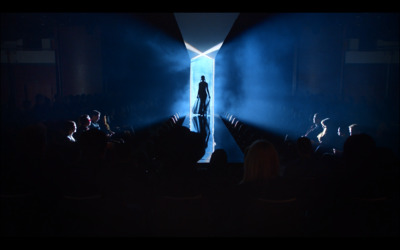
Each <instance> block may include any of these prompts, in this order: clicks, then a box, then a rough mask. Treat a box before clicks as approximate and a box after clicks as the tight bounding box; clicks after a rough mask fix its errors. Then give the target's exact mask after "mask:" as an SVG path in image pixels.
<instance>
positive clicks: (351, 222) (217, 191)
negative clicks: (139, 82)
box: [1, 106, 399, 237]
mask: <svg viewBox="0 0 400 250" xmlns="http://www.w3.org/2000/svg"><path fill="white" fill-rule="evenodd" d="M74 112H75V113H74V114H75V117H78V118H77V119H71V118H70V117H69V116H68V117H65V118H63V119H57V120H56V121H52V120H41V119H36V120H35V121H36V122H34V123H29V124H27V125H25V124H24V125H23V126H22V125H21V124H15V123H12V122H11V121H10V123H8V125H9V124H13V125H15V127H13V126H8V127H5V128H3V130H2V132H3V137H2V156H1V159H2V164H1V167H2V171H1V174H2V176H1V178H2V179H1V185H2V188H1V199H2V225H1V229H2V231H1V233H2V235H3V236H7V237H13V236H17V237H20V236H122V237H123V236H127V237H135V236H191V237H199V236H200V237H201V236H223V237H230V236H263V237H268V236H284V237H287V236H305V237H307V236H309V237H313V236H321V237H326V236H389V237H390V236H398V233H399V227H398V210H399V209H398V208H399V207H398V206H399V202H398V199H399V196H398V184H397V181H398V177H399V175H398V166H399V165H398V164H399V161H398V158H397V157H396V155H395V154H393V152H391V151H390V149H387V148H382V147H378V146H377V145H376V143H375V141H374V139H373V138H372V137H371V136H370V135H368V134H367V133H363V131H357V127H356V126H355V125H351V126H349V127H348V128H350V130H349V131H348V132H349V134H347V133H346V134H345V135H343V133H338V129H334V130H335V131H334V132H335V133H334V134H335V135H336V136H337V137H338V138H339V139H340V140H339V139H338V138H336V137H335V138H336V139H337V141H336V139H335V143H332V140H333V139H329V142H330V143H329V144H325V142H327V141H328V139H327V138H329V136H331V135H330V134H331V132H332V130H331V129H330V127H329V121H330V120H329V119H326V118H325V117H318V114H316V115H315V116H314V124H313V125H312V127H311V128H310V130H309V131H305V132H304V135H301V136H299V137H298V138H296V140H293V141H289V140H283V141H282V143H277V141H276V140H275V138H269V137H268V136H266V135H264V134H262V133H259V131H257V133H254V134H250V133H252V132H255V131H254V130H252V128H251V127H250V126H247V125H246V124H240V126H238V124H237V123H235V124H234V125H233V124H232V123H229V122H226V123H225V124H226V125H227V126H232V127H228V128H229V129H230V131H231V133H232V135H233V136H234V137H236V138H235V139H237V138H242V139H243V138H244V137H246V138H247V139H246V140H237V142H238V143H242V145H240V146H241V148H242V149H243V151H244V156H245V158H244V162H243V164H240V166H235V167H236V168H235V167H233V166H232V165H231V164H229V162H228V161H227V159H228V157H227V152H226V151H224V149H217V150H215V151H214V152H213V154H212V157H211V160H210V163H209V164H208V166H207V167H206V168H204V167H202V168H199V167H198V166H199V165H198V161H199V160H200V159H201V158H202V157H203V156H204V153H205V151H204V150H205V149H204V145H203V144H204V142H203V139H202V137H201V136H200V135H199V134H198V133H195V132H192V131H190V130H189V128H187V127H184V126H182V124H181V123H180V122H179V121H180V120H179V119H177V118H176V117H173V118H168V119H166V120H165V121H163V122H161V123H159V124H157V125H156V126H155V127H152V128H148V129H147V130H145V131H135V130H134V129H130V128H129V127H128V128H125V129H122V130H116V128H118V127H120V126H118V125H119V124H118V123H116V122H115V121H116V120H117V119H115V120H111V121H110V120H108V117H109V114H108V113H106V112H105V113H103V112H102V110H101V108H96V107H95V106H90V109H85V111H84V112H83V111H80V113H78V112H76V111H74ZM39 113H40V112H39ZM78 114H79V115H78ZM8 118H9V119H11V117H10V116H9V117H8ZM20 118H24V116H22V115H21V117H20ZM181 119H182V118H181ZM30 121H32V118H30ZM13 122H15V120H13ZM244 127H246V128H247V129H245V128H244ZM13 128H14V130H13ZM17 128H18V129H17ZM239 128H240V131H239ZM235 129H237V130H236V131H235ZM341 129H342V128H341ZM317 131H318V132H317ZM340 131H342V130H340ZM342 132H343V131H342ZM332 134H333V133H332ZM332 145H333V146H332Z"/></svg>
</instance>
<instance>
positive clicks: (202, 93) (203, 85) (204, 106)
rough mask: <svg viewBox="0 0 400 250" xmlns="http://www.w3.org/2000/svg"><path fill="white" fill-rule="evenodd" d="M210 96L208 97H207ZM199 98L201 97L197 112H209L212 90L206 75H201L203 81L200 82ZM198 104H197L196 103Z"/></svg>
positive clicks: (201, 113) (203, 113)
mask: <svg viewBox="0 0 400 250" xmlns="http://www.w3.org/2000/svg"><path fill="white" fill-rule="evenodd" d="M207 97H208V99H207ZM197 99H198V100H199V99H200V104H199V107H198V110H197V112H195V113H198V114H200V115H205V114H207V110H208V106H209V103H210V99H211V96H210V92H209V91H208V83H207V82H206V81H205V77H204V76H201V81H200V83H199V91H198V93H197ZM195 106H197V105H195Z"/></svg>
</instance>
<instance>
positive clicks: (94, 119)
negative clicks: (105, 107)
mask: <svg viewBox="0 0 400 250" xmlns="http://www.w3.org/2000/svg"><path fill="white" fill-rule="evenodd" d="M100 118H101V113H100V111H98V110H92V112H91V113H90V120H91V122H90V125H89V129H98V130H102V129H101V127H100V124H99V121H100Z"/></svg>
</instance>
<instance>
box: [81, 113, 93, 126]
mask: <svg viewBox="0 0 400 250" xmlns="http://www.w3.org/2000/svg"><path fill="white" fill-rule="evenodd" d="M90 124H91V119H90V116H89V115H87V114H85V115H81V116H80V117H79V126H81V127H88V126H90Z"/></svg>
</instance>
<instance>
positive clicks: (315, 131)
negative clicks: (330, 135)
mask: <svg viewBox="0 0 400 250" xmlns="http://www.w3.org/2000/svg"><path fill="white" fill-rule="evenodd" d="M323 119H324V118H323V117H322V116H321V114H320V113H315V114H314V115H313V124H312V125H311V126H310V128H309V129H308V130H307V132H306V133H305V134H304V136H306V137H308V138H310V140H311V142H312V144H313V145H314V147H316V145H318V144H319V141H318V138H317V136H318V135H319V134H320V133H321V132H322V130H323V128H322V125H321V121H322V120H323Z"/></svg>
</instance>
